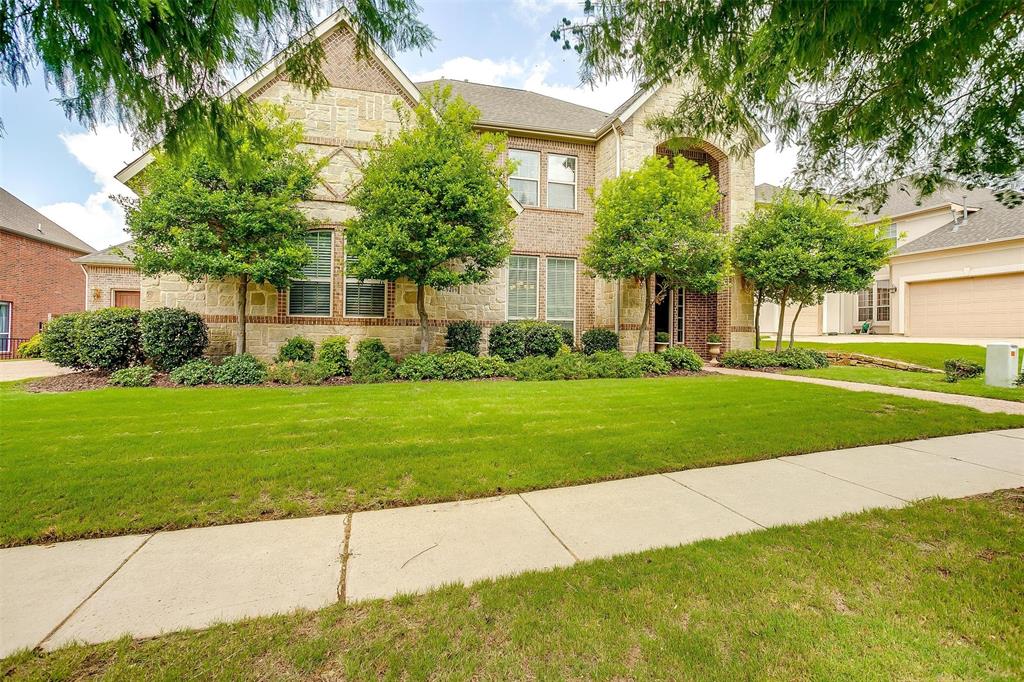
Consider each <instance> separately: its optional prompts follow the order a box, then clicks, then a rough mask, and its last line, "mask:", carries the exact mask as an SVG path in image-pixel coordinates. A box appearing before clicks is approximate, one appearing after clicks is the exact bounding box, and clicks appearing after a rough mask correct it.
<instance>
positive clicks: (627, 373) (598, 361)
mask: <svg viewBox="0 0 1024 682" xmlns="http://www.w3.org/2000/svg"><path fill="white" fill-rule="evenodd" d="M587 359H588V360H589V361H590V365H591V367H592V368H593V370H594V378H595V379H637V378H640V377H642V376H643V375H644V373H643V369H642V368H641V367H640V365H638V364H637V363H635V362H632V361H631V360H630V359H629V358H627V357H626V354H625V353H623V352H622V351H620V350H617V349H616V350H599V351H597V352H596V353H594V354H593V355H588V356H587Z"/></svg>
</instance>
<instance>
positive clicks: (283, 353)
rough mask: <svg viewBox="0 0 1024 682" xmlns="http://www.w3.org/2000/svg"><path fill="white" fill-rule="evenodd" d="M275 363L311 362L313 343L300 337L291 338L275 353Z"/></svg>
mask: <svg viewBox="0 0 1024 682" xmlns="http://www.w3.org/2000/svg"><path fill="white" fill-rule="evenodd" d="M274 361H275V362H313V342H312V341H310V340H309V339H307V338H304V337H302V336H293V337H292V338H290V339H288V340H287V341H285V342H284V345H283V346H281V348H279V349H278V351H277V357H276V358H275V360H274Z"/></svg>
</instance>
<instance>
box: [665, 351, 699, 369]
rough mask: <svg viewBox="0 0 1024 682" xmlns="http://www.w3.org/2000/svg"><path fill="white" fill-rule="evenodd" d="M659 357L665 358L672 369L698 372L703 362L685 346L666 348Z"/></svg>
mask: <svg viewBox="0 0 1024 682" xmlns="http://www.w3.org/2000/svg"><path fill="white" fill-rule="evenodd" d="M661 357H663V358H665V361H666V362H667V363H668V364H669V365H671V366H672V369H682V370H686V371H687V372H699V371H700V370H701V369H702V368H703V367H704V362H703V361H702V360H701V359H700V356H699V355H697V354H696V353H694V352H693V351H692V350H690V349H689V348H687V347H685V346H672V347H671V348H666V349H665V351H664V352H663V353H662V354H661Z"/></svg>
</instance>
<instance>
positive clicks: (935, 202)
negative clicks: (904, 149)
mask: <svg viewBox="0 0 1024 682" xmlns="http://www.w3.org/2000/svg"><path fill="white" fill-rule="evenodd" d="M965 196H966V197H967V206H968V207H974V206H977V205H978V204H979V203H980V202H985V201H990V200H991V199H993V198H994V197H993V195H992V192H991V191H990V190H988V189H985V188H984V187H978V188H975V189H967V188H966V187H964V186H963V185H960V184H958V183H955V182H950V183H949V184H948V185H947V186H945V187H942V188H940V189H939V190H938V191H936V192H935V193H934V194H930V195H928V196H926V197H921V196H919V195H918V193H917V190H915V189H914V188H913V187H912V186H910V184H909V182H908V181H907V180H906V179H901V180H894V181H893V182H891V183H890V184H889V188H888V197H887V198H886V200H885V203H883V204H882V205H881V206H880V207H879V209H878V210H877V211H875V212H874V213H866V212H865V213H864V220H865V222H873V221H875V220H879V219H881V218H883V217H886V216H889V217H892V216H899V215H903V214H905V213H916V212H918V211H926V210H928V209H940V208H949V205H950V204H956V205H957V206H962V205H963V203H964V197H965Z"/></svg>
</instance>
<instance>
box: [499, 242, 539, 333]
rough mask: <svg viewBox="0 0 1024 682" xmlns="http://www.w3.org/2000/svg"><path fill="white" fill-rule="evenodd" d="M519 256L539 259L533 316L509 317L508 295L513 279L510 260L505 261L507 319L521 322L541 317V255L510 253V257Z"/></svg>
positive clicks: (534, 290) (509, 298)
mask: <svg viewBox="0 0 1024 682" xmlns="http://www.w3.org/2000/svg"><path fill="white" fill-rule="evenodd" d="M513 256H517V257H519V258H532V259H534V260H535V261H537V284H536V285H534V287H533V309H534V310H535V311H536V314H535V315H534V316H533V317H509V315H508V304H509V302H510V300H511V298H512V297H511V296H509V295H508V286H509V282H510V280H511V279H512V266H511V265H509V262H508V260H506V261H505V321H506V322H520V321H522V320H537V319H540V256H535V255H533V254H530V253H512V254H509V258H512V257H513Z"/></svg>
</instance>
